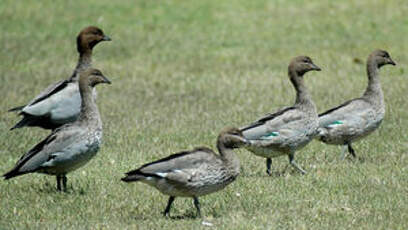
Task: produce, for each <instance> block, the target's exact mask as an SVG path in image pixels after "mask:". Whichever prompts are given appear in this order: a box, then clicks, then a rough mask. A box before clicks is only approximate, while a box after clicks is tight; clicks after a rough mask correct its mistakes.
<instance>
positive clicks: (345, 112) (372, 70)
mask: <svg viewBox="0 0 408 230" xmlns="http://www.w3.org/2000/svg"><path fill="white" fill-rule="evenodd" d="M385 65H393V66H395V65H396V63H395V62H394V61H393V60H392V58H391V56H390V55H389V53H388V52H387V51H385V50H380V49H378V50H374V51H373V52H372V53H371V54H370V55H369V56H368V58H367V64H366V67H367V77H368V85H367V88H366V90H365V92H364V93H363V95H362V96H361V97H358V98H354V99H352V100H349V101H346V102H344V103H343V104H341V105H339V106H337V107H334V108H331V109H329V110H327V111H325V112H323V113H321V114H319V128H318V135H317V136H316V139H317V140H319V141H321V142H323V143H325V144H329V145H342V146H343V147H342V151H341V156H340V158H341V159H342V160H344V158H345V156H346V151H348V153H349V154H350V155H351V156H353V157H354V158H356V157H357V156H356V153H355V150H354V149H353V147H352V143H353V142H355V141H358V140H361V139H362V138H364V137H366V136H367V135H369V134H371V133H372V132H373V131H374V130H376V129H377V128H378V127H379V126H380V124H381V123H382V121H383V119H384V115H385V103H384V94H383V91H382V89H381V83H380V73H379V72H380V71H379V70H380V68H381V67H383V66H385Z"/></svg>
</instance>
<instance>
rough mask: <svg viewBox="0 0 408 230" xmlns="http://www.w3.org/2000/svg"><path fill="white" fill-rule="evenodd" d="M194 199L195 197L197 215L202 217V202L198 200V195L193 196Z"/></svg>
mask: <svg viewBox="0 0 408 230" xmlns="http://www.w3.org/2000/svg"><path fill="white" fill-rule="evenodd" d="M193 199H194V206H195V207H196V209H197V216H198V217H201V211H200V202H199V201H198V198H197V197H193Z"/></svg>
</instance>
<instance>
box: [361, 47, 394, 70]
mask: <svg viewBox="0 0 408 230" xmlns="http://www.w3.org/2000/svg"><path fill="white" fill-rule="evenodd" d="M367 63H375V64H376V66H377V67H378V68H381V67H382V66H384V65H396V63H395V62H394V61H393V60H392V59H391V56H390V55H389V54H388V52H387V51H385V50H380V49H378V50H374V51H373V52H372V53H371V54H370V55H369V56H368V60H367Z"/></svg>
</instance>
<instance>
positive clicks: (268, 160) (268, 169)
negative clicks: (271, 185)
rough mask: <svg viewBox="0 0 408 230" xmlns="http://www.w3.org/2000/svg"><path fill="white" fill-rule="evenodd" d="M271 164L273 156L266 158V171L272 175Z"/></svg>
mask: <svg viewBox="0 0 408 230" xmlns="http://www.w3.org/2000/svg"><path fill="white" fill-rule="evenodd" d="M271 165H272V159H271V158H266V173H267V174H268V175H269V176H270V175H272V171H271Z"/></svg>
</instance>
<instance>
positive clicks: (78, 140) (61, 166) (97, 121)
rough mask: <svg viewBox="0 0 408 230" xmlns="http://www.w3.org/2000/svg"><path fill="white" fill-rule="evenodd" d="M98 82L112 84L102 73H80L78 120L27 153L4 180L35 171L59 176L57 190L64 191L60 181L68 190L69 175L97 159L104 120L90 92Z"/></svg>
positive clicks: (66, 125) (94, 70)
mask: <svg viewBox="0 0 408 230" xmlns="http://www.w3.org/2000/svg"><path fill="white" fill-rule="evenodd" d="M99 83H110V81H109V80H108V79H107V78H106V77H104V76H103V74H102V73H101V72H100V71H99V70H96V69H88V70H87V71H85V72H82V73H81V77H80V80H79V88H80V94H81V99H82V104H81V112H80V115H79V118H78V120H77V121H75V122H74V123H69V124H65V125H64V126H61V127H60V128H58V129H55V130H54V131H53V132H52V133H51V134H50V135H49V136H48V137H47V138H45V139H44V140H43V141H41V142H40V143H39V144H37V145H36V146H34V148H32V149H31V150H30V151H28V152H27V153H26V154H24V155H23V156H22V157H21V158H20V159H19V160H18V162H17V163H16V165H15V167H14V168H13V169H12V170H10V171H9V172H7V173H6V174H4V175H3V176H4V178H5V179H10V178H13V177H16V176H19V175H23V174H27V173H33V172H38V173H45V174H50V175H56V176H57V188H58V190H61V180H62V183H63V189H64V190H65V189H66V181H67V179H66V174H67V173H69V172H71V171H73V170H75V169H77V168H79V167H81V166H83V165H84V164H86V163H87V162H88V161H89V160H90V159H91V158H92V157H93V156H95V154H96V153H97V152H98V150H99V146H100V144H101V141H102V121H101V118H100V115H99V111H98V108H97V106H96V104H95V102H94V98H93V96H92V89H91V87H92V88H93V87H94V86H95V85H97V84H99Z"/></svg>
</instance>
